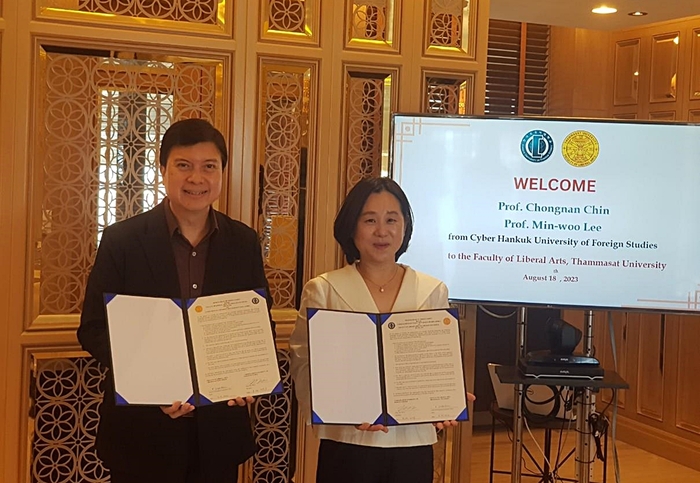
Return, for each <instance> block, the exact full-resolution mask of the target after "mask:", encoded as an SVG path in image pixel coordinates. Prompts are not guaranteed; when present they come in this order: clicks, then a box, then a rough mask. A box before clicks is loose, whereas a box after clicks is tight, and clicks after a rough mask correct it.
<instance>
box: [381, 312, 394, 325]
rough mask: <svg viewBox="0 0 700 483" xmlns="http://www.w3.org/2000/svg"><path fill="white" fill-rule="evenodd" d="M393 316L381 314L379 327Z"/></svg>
mask: <svg viewBox="0 0 700 483" xmlns="http://www.w3.org/2000/svg"><path fill="white" fill-rule="evenodd" d="M389 317H391V314H380V315H379V325H384V324H385V323H386V321H387V320H389Z"/></svg>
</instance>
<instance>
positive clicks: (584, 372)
mask: <svg viewBox="0 0 700 483" xmlns="http://www.w3.org/2000/svg"><path fill="white" fill-rule="evenodd" d="M518 366H519V368H520V372H521V373H522V374H523V376H525V377H535V378H547V377H549V378H575V379H591V380H595V379H603V374H604V371H603V368H602V367H600V362H599V361H598V359H596V358H595V357H589V356H585V355H582V354H554V353H552V352H551V351H535V352H530V353H528V354H527V355H526V356H525V357H522V358H521V359H520V360H519V361H518Z"/></svg>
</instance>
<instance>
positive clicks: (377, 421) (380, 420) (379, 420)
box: [372, 414, 384, 425]
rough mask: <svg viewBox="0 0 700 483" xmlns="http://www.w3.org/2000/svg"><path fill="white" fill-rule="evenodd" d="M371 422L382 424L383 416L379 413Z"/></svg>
mask: <svg viewBox="0 0 700 483" xmlns="http://www.w3.org/2000/svg"><path fill="white" fill-rule="evenodd" d="M372 424H373V425H374V424H381V425H384V416H383V415H381V414H380V415H379V417H378V418H377V419H376V420H375V421H374V422H373V423H372Z"/></svg>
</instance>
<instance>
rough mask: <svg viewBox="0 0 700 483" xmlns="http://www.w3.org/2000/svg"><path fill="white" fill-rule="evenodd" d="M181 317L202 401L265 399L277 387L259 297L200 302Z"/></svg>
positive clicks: (266, 320) (263, 304) (268, 329)
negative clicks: (186, 322) (186, 328)
mask: <svg viewBox="0 0 700 483" xmlns="http://www.w3.org/2000/svg"><path fill="white" fill-rule="evenodd" d="M187 313H188V317H189V320H190V331H191V334H192V347H193V349H194V359H195V366H196V368H197V382H198V385H199V393H200V395H201V396H202V397H204V398H206V399H208V400H209V401H211V402H217V401H225V400H229V399H233V398H236V397H245V396H257V395H260V394H269V393H271V392H272V391H273V389H274V388H275V386H277V385H278V384H279V382H280V373H279V365H278V363H277V351H276V349H275V341H274V339H273V337H272V329H271V327H270V318H269V314H268V311H267V302H266V300H265V298H264V297H263V296H261V295H259V294H258V293H256V292H254V291H253V290H249V291H246V292H236V293H229V294H221V295H209V296H206V297H200V298H198V299H195V300H194V301H193V302H192V303H191V304H190V306H189V308H188V310H187Z"/></svg>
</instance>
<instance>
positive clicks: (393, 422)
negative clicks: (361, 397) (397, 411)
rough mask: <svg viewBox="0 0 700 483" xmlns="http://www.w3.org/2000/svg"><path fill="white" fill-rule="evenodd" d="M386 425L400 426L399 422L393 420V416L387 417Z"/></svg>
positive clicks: (388, 415)
mask: <svg viewBox="0 0 700 483" xmlns="http://www.w3.org/2000/svg"><path fill="white" fill-rule="evenodd" d="M386 425H387V426H398V425H399V422H398V421H397V420H395V419H394V418H393V416H392V415H391V414H387V415H386Z"/></svg>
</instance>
